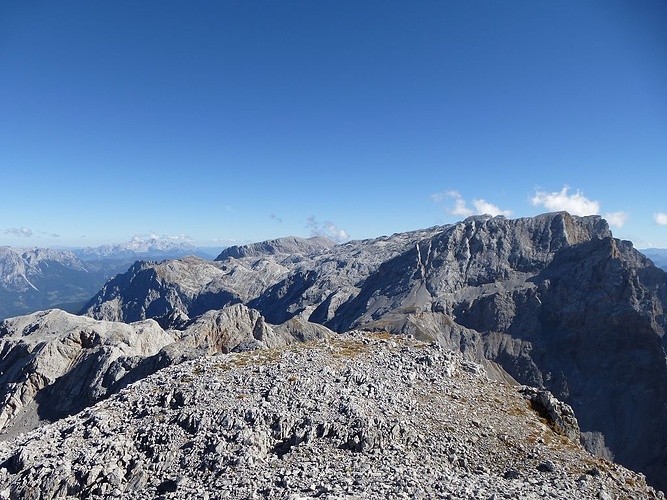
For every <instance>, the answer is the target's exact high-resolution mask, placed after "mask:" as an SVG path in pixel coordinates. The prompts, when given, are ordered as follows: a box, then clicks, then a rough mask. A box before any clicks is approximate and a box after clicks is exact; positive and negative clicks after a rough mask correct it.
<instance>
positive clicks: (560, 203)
mask: <svg viewBox="0 0 667 500" xmlns="http://www.w3.org/2000/svg"><path fill="white" fill-rule="evenodd" d="M569 189H570V187H569V186H563V189H561V190H560V191H557V192H553V193H547V192H545V191H537V192H536V193H535V196H533V197H532V198H531V200H530V202H531V203H532V204H533V205H534V206H543V207H544V208H546V209H547V210H549V211H551V212H560V211H561V210H565V211H566V212H569V213H571V214H572V215H594V214H599V213H600V203H599V202H597V201H593V200H589V199H588V198H586V197H585V196H584V195H583V193H581V192H580V191H579V190H577V192H576V193H574V194H568V190H569Z"/></svg>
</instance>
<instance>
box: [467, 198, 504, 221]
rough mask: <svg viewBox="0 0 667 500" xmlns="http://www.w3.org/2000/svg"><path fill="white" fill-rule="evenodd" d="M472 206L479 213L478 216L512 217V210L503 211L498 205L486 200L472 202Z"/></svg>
mask: <svg viewBox="0 0 667 500" xmlns="http://www.w3.org/2000/svg"><path fill="white" fill-rule="evenodd" d="M472 204H473V206H474V207H475V210H476V211H477V214H480V215H481V214H489V215H492V216H494V217H495V216H496V215H504V216H505V217H509V216H510V215H512V211H511V210H501V209H500V208H498V207H497V206H496V205H493V204H492V203H489V202H488V201H485V200H476V199H473V200H472Z"/></svg>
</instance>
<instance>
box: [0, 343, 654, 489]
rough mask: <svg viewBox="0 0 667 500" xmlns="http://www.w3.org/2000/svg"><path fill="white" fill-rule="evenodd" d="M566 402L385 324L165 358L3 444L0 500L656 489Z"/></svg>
mask: <svg viewBox="0 0 667 500" xmlns="http://www.w3.org/2000/svg"><path fill="white" fill-rule="evenodd" d="M576 431H577V430H576V420H574V419H573V418H572V410H571V409H570V408H569V407H567V406H566V405H563V404H562V403H559V402H557V401H555V400H554V399H553V398H552V397H551V396H550V395H549V394H547V393H544V392H543V391H538V390H534V389H527V388H520V387H512V386H509V385H507V384H503V383H500V382H493V381H490V380H489V379H488V378H487V377H486V375H485V374H484V371H483V369H482V368H481V366H479V365H476V364H474V363H471V362H470V361H467V360H465V359H464V358H463V357H462V355H461V354H457V353H454V352H452V351H448V350H446V349H443V348H442V347H440V346H438V345H436V344H426V343H423V342H419V341H416V340H414V339H410V338H400V337H392V336H388V335H386V334H374V335H373V334H371V335H369V334H361V333H355V332H351V333H348V334H345V335H339V336H334V337H331V338H326V339H320V340H314V341H310V342H306V343H304V344H294V345H293V346H289V347H283V348H275V349H263V350H257V351H247V352H242V353H230V354H217V355H213V356H204V357H200V358H198V359H196V360H192V361H187V362H184V363H181V364H177V365H173V366H170V367H167V368H165V369H163V370H160V371H158V372H156V373H155V374H153V375H151V376H148V377H146V378H144V379H142V380H141V381H138V382H136V383H134V384H132V385H130V386H128V387H126V388H125V389H123V390H122V391H120V392H119V393H118V394H116V395H114V396H112V397H110V398H109V399H107V400H105V401H102V402H100V403H98V404H96V405H95V406H92V407H90V408H88V409H85V410H83V411H82V412H80V413H79V414H77V415H74V416H71V417H67V418H65V419H62V420H59V421H58V422H56V423H53V424H50V425H47V426H43V427H41V428H39V429H37V430H35V431H33V432H31V433H29V434H26V435H22V436H19V437H17V438H15V439H13V440H11V441H8V442H4V443H0V497H2V498H35V499H37V498H65V497H79V498H84V497H85V498H112V497H113V498H120V497H122V498H136V499H143V498H156V497H161V498H254V497H262V498H291V499H298V498H314V497H318V498H324V499H338V498H402V497H410V498H435V497H438V498H496V499H498V498H527V499H537V498H544V497H551V498H596V499H598V498H602V499H610V498H628V499H629V498H642V499H643V498H662V495H661V494H658V493H656V492H655V491H654V490H653V489H652V488H650V487H648V486H647V485H646V483H645V481H644V478H643V476H641V475H639V474H636V473H634V472H631V471H629V470H627V469H624V468H623V467H621V466H619V465H616V464H613V463H611V462H608V461H606V460H604V459H602V458H597V457H594V456H593V455H590V454H588V453H587V452H586V451H584V450H583V448H581V446H580V445H579V444H578V443H577V442H576V441H573V440H572V439H570V438H569V437H567V436H568V435H576Z"/></svg>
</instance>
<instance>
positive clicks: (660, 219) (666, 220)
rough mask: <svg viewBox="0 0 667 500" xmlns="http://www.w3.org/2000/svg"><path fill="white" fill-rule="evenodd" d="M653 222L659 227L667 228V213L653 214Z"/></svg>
mask: <svg viewBox="0 0 667 500" xmlns="http://www.w3.org/2000/svg"><path fill="white" fill-rule="evenodd" d="M653 222H655V223H656V224H657V225H658V226H667V214H666V213H665V212H658V213H655V214H653Z"/></svg>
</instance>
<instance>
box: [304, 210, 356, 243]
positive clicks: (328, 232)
mask: <svg viewBox="0 0 667 500" xmlns="http://www.w3.org/2000/svg"><path fill="white" fill-rule="evenodd" d="M306 227H307V228H308V229H310V235H311V236H328V237H329V238H331V239H332V240H334V241H335V242H337V243H343V242H345V241H347V240H349V239H350V234H349V233H348V232H347V231H346V230H345V229H341V228H339V227H338V226H337V225H336V224H334V223H333V222H331V221H330V220H327V221H324V222H323V223H319V222H318V221H317V219H316V218H315V216H314V215H311V216H310V217H308V219H307V220H306Z"/></svg>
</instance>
